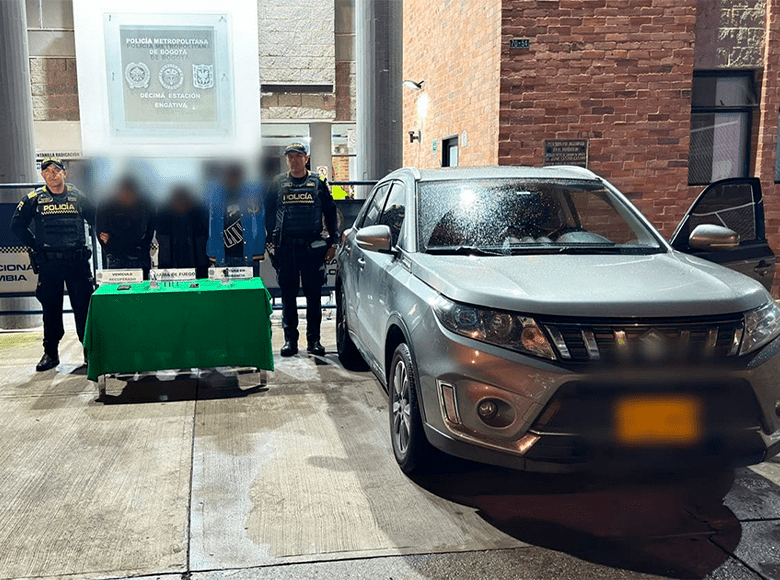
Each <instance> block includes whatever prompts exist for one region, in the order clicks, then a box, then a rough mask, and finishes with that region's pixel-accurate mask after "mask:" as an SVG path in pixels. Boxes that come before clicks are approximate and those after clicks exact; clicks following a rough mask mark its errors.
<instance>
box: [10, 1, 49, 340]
mask: <svg viewBox="0 0 780 580" xmlns="http://www.w3.org/2000/svg"><path fill="white" fill-rule="evenodd" d="M0 111H2V112H3V113H2V114H1V115H0V183H35V182H37V181H40V179H39V177H38V175H37V173H36V171H35V140H34V136H33V113H32V93H31V91H30V56H29V52H28V49H27V11H26V7H25V2H24V0H0ZM25 193H26V191H25V190H15V189H0V202H3V203H16V202H18V201H19V200H20V199H21V198H22V196H23V195H24V194H25ZM0 227H5V228H7V227H8V224H0ZM38 309H40V304H39V303H38V301H37V300H36V299H35V298H3V297H2V295H0V311H3V312H14V311H20V310H38ZM40 324H41V317H40V316H31V315H26V314H25V315H17V316H7V315H4V316H0V328H31V327H35V326H40Z"/></svg>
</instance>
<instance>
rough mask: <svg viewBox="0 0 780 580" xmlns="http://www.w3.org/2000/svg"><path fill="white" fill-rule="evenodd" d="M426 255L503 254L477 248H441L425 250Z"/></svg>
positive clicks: (502, 253)
mask: <svg viewBox="0 0 780 580" xmlns="http://www.w3.org/2000/svg"><path fill="white" fill-rule="evenodd" d="M425 253H426V254H444V255H458V256H503V255H504V252H501V251H497V250H487V249H485V248H478V247H477V246H443V247H437V248H426V250H425Z"/></svg>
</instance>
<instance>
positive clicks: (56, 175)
mask: <svg viewBox="0 0 780 580" xmlns="http://www.w3.org/2000/svg"><path fill="white" fill-rule="evenodd" d="M66 175H68V172H67V171H65V170H64V169H60V168H59V167H57V166H56V165H54V164H53V163H51V164H49V165H48V166H47V167H46V169H43V170H41V177H43V180H44V181H45V182H46V186H47V187H48V188H49V190H50V191H53V192H54V193H59V192H61V191H62V190H63V189H64V188H65V176H66Z"/></svg>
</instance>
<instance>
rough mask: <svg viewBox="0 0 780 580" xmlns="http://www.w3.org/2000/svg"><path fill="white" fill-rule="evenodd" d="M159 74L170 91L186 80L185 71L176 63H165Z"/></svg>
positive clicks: (161, 81) (162, 83) (163, 84)
mask: <svg viewBox="0 0 780 580" xmlns="http://www.w3.org/2000/svg"><path fill="white" fill-rule="evenodd" d="M157 76H158V78H159V79H160V84H161V85H162V86H164V87H165V88H166V89H168V90H169V91H172V90H174V89H178V88H179V87H180V86H181V85H182V83H183V82H184V71H183V70H181V68H180V67H178V66H176V65H175V64H166V65H163V67H162V68H161V69H160V74H158V75H157Z"/></svg>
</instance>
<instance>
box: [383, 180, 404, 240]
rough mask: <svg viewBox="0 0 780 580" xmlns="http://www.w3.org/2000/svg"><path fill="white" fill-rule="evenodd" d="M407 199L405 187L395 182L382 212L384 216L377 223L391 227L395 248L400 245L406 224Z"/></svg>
mask: <svg viewBox="0 0 780 580" xmlns="http://www.w3.org/2000/svg"><path fill="white" fill-rule="evenodd" d="M405 197H406V190H405V189H404V186H403V185H402V184H401V183H398V182H395V183H394V184H393V186H392V188H391V189H390V193H389V195H388V196H387V201H386V202H385V208H384V210H382V214H381V215H380V216H379V221H378V222H377V223H379V224H382V225H386V226H389V227H390V234H391V236H392V241H393V246H396V245H398V240H399V237H400V235H401V228H402V226H403V223H404V216H405V215H406V199H405Z"/></svg>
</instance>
